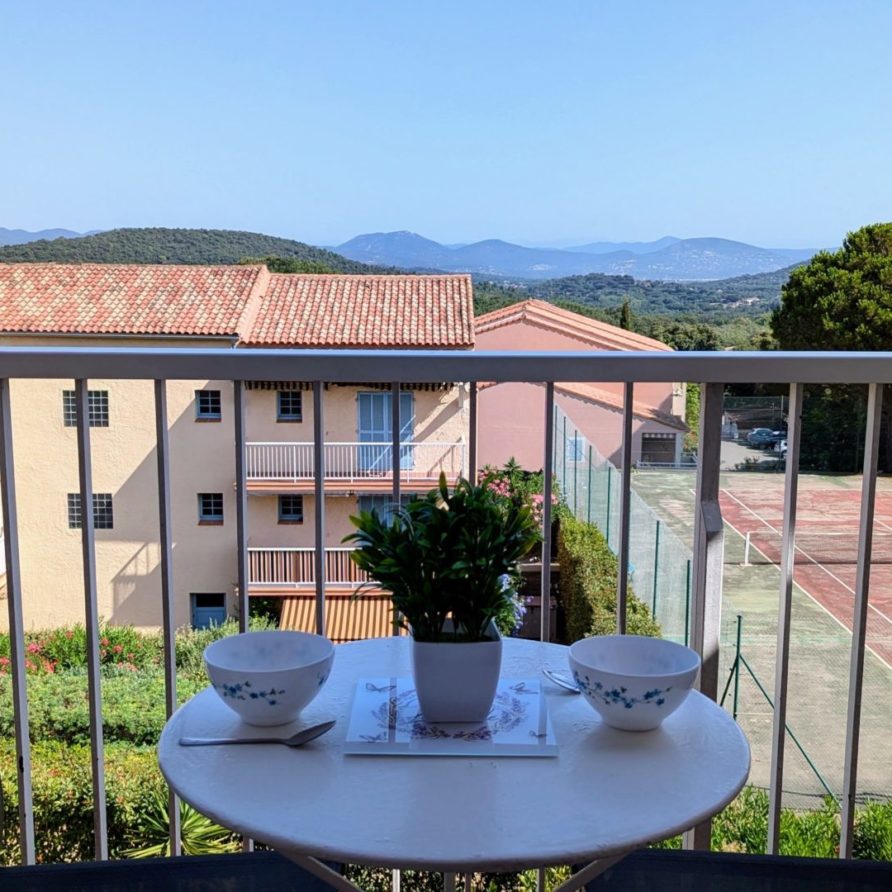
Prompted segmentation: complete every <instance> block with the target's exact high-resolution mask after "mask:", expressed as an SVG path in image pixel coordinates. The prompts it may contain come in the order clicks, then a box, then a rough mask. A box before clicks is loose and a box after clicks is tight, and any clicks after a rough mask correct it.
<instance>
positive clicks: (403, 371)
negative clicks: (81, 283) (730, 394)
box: [0, 347, 892, 384]
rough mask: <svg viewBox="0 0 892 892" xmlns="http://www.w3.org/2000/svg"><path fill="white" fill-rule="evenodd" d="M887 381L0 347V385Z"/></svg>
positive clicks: (818, 369) (686, 368) (886, 358)
mask: <svg viewBox="0 0 892 892" xmlns="http://www.w3.org/2000/svg"><path fill="white" fill-rule="evenodd" d="M85 377H86V378H109V379H114V378H126V379H145V380H153V379H157V378H168V379H186V380H202V379H214V380H227V379H228V380H243V381H282V380H295V381H297V380H299V381H325V382H330V383H334V384H337V383H345V384H349V383H353V382H356V381H364V382H368V383H390V382H393V381H411V382H413V383H421V384H423V383H440V382H443V381H497V382H501V381H557V382H559V381H592V382H604V381H624V382H625V381H698V382H703V383H734V382H749V383H756V382H759V383H785V382H797V383H806V384H807V383H822V384H835V383H850V384H855V383H873V382H877V383H892V353H890V352H876V353H866V352H860V353H837V352H829V351H828V352H802V353H787V352H763V353H760V352H740V353H737V352H722V353H711V352H690V353H676V352H673V351H665V352H645V351H642V352H636V351H632V352H625V351H590V352H578V353H554V352H538V351H537V352H514V351H510V352H509V351H493V352H474V351H463V350H442V351H441V350H263V349H249V348H245V349H235V350H234V349H220V348H210V349H199V350H181V349H178V348H170V347H168V348H146V347H104V348H99V347H0V378H70V379H73V378H85Z"/></svg>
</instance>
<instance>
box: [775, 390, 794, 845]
mask: <svg viewBox="0 0 892 892" xmlns="http://www.w3.org/2000/svg"><path fill="white" fill-rule="evenodd" d="M801 439H802V385H801V384H791V385H790V411H789V416H788V420H787V459H786V469H785V471H784V525H783V534H782V540H781V561H780V571H781V579H780V597H779V601H778V614H777V650H776V669H775V676H774V721H773V724H772V730H771V783H770V792H769V801H768V843H767V851H768V854H770V855H776V854H777V853H778V851H779V849H780V818H781V799H782V797H783V782H784V744H785V742H786V734H785V731H786V727H787V682H788V679H789V669H790V665H789V664H790V620H791V616H790V614H791V610H792V606H793V563H794V559H795V557H796V503H797V499H798V494H799V444H800V442H801Z"/></svg>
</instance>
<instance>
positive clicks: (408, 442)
mask: <svg viewBox="0 0 892 892" xmlns="http://www.w3.org/2000/svg"><path fill="white" fill-rule="evenodd" d="M246 445H247V446H312V445H313V444H312V443H310V442H309V441H307V440H305V441H301V440H298V441H284V440H250V441H248V443H247V444H246ZM392 445H393V441H392V440H381V441H374V440H328V441H327V442H326V443H325V446H326V448H328V447H330V446H379V447H381V448H389V447H390V446H392ZM400 445H401V446H403V447H406V446H414V447H416V448H418V447H419V446H430V447H432V448H434V447H440V448H444V449H445V448H447V447H452V448H454V447H456V446H464V445H465V444H464V443H461V442H456V443H451V442H444V441H442V440H400Z"/></svg>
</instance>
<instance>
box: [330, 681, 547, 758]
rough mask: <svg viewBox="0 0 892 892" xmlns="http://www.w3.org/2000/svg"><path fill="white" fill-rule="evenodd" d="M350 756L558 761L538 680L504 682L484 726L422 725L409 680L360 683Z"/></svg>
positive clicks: (349, 733) (350, 731)
mask: <svg viewBox="0 0 892 892" xmlns="http://www.w3.org/2000/svg"><path fill="white" fill-rule="evenodd" d="M344 752H345V753H346V754H347V755H380V756H405V755H410V756H488V757H494V756H556V755H557V742H556V741H555V738H554V729H553V728H552V726H551V719H550V718H549V715H548V705H547V703H546V700H545V696H544V695H543V693H542V688H541V686H540V684H539V680H538V679H537V678H532V679H531V678H503V679H500V680H499V686H498V688H497V690H496V698H495V701H494V702H493V706H492V709H491V710H490V713H489V716H488V717H487V719H486V721H485V722H483V723H481V724H477V723H437V724H431V723H428V722H426V721H425V720H424V718H423V717H422V715H421V713H420V711H419V709H418V699H417V698H416V696H415V687H414V684H413V681H412V679H411V678H387V677H380V678H361V679H359V681H358V682H357V683H356V693H355V694H354V697H353V709H352V710H351V712H350V726H349V728H348V729H347V740H346V743H345V747H344Z"/></svg>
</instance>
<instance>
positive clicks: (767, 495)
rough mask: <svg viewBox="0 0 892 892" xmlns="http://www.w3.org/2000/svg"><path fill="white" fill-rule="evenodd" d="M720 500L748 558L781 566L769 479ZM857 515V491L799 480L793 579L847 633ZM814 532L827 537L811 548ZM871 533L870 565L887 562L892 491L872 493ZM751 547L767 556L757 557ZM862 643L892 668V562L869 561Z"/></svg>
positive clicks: (778, 501) (891, 546)
mask: <svg viewBox="0 0 892 892" xmlns="http://www.w3.org/2000/svg"><path fill="white" fill-rule="evenodd" d="M760 476H761V475H760ZM763 479H764V478H763ZM741 482H742V481H741ZM747 482H748V483H749V481H747ZM778 482H780V481H778ZM753 483H754V484H755V481H753ZM781 485H782V484H781ZM720 501H721V507H722V516H723V517H724V519H725V523H726V524H728V525H729V526H731V527H733V528H734V529H735V530H736V531H737V532H738V533H740V534H741V535H742V536H745V535H746V533H748V532H749V533H752V545H751V552H750V554H751V558H750V559H751V561H755V560H759V561H761V562H764V561H765V559H766V558H767V560H768V561H771V562H773V563H778V564H779V563H780V559H781V535H780V534H781V531H782V529H783V490H782V488H781V487H780V486H777V485H775V484H774V483H773V481H772V483H768V482H767V481H764V482H763V485H761V486H760V485H753V486H752V487H750V486H745V487H739V488H738V487H737V486H735V487H734V489H733V491H732V490H730V489H727V488H725V489H722V490H721V493H720ZM860 510H861V491H860V487H857V488H854V489H851V490H845V489H841V488H839V487H838V486H834V487H832V488H828V487H827V486H826V484H824V485H821V484H820V478H814V479H809V478H806V477H802V478H800V483H799V497H798V499H797V510H796V552H797V553H796V561H795V567H794V572H793V580H794V582H795V584H796V585H797V586H798V587H799V588H801V589H802V590H803V591H804V592H805V593H806V594H807V595H809V596H810V597H811V598H812V599H813V600H814V601H816V602H817V603H818V604H820V605H821V606H822V607H823V608H824V609H825V610H826V611H827V612H828V613H829V614H830V615H831V616H833V617H834V618H835V619H837V620H838V621H839V622H840V624H841V625H843V626H844V627H845V628H846V629H848V630H849V631H851V629H852V619H853V611H854V596H855V574H856V565H855V554H856V549H857V542H858V524H859V515H860ZM813 534H824V536H826V538H822V537H820V536H819V537H818V538H817V539H815V540H813V541H812V543H811V544H810V543H809V538H810V537H811V536H812V535H813ZM874 536H875V545H874V557H873V560H874V561H880V560H883V561H892V541H887V540H892V492H880V491H879V490H878V491H877V495H876V509H875V515H874ZM800 544H801V547H800ZM756 548H758V549H759V551H761V552H762V554H763V555H764V557H760V556H758V555H756V554H755V549H756ZM810 548H811V552H810V551H809V549H810ZM822 559H823V560H824V563H821V561H822ZM848 561H851V562H848ZM867 645H868V648H869V649H870V650H871V651H873V653H874V654H875V655H876V656H877V657H879V658H880V659H881V660H883V662H885V663H886V665H887V666H889V667H890V668H892V562H890V563H872V564H871V570H870V600H869V609H868V617H867Z"/></svg>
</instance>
